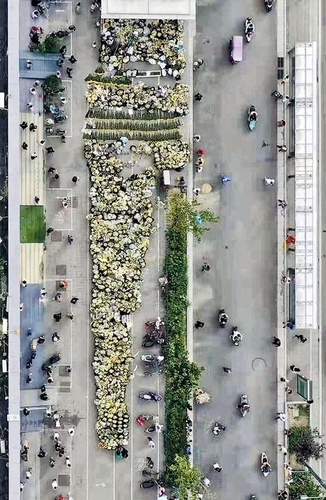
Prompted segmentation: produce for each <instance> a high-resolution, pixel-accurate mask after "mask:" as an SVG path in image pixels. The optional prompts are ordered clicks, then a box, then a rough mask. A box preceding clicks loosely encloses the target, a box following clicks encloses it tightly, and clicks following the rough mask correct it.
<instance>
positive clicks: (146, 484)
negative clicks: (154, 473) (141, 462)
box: [139, 479, 156, 488]
mask: <svg viewBox="0 0 326 500" xmlns="http://www.w3.org/2000/svg"><path fill="white" fill-rule="evenodd" d="M155 485H156V482H155V481H154V480H153V479H148V480H147V481H143V482H142V483H140V485H139V486H140V488H154V486H155Z"/></svg>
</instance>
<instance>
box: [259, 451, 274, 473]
mask: <svg viewBox="0 0 326 500" xmlns="http://www.w3.org/2000/svg"><path fill="white" fill-rule="evenodd" d="M260 470H261V471H262V474H263V476H264V477H267V476H268V475H269V473H270V472H272V467H271V465H270V463H269V462H268V458H267V455H266V453H262V454H261V467H260Z"/></svg>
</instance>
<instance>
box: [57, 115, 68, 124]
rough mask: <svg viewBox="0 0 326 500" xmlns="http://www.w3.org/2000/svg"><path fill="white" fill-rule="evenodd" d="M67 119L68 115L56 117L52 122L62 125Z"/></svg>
mask: <svg viewBox="0 0 326 500" xmlns="http://www.w3.org/2000/svg"><path fill="white" fill-rule="evenodd" d="M67 119H68V115H58V116H56V117H55V118H54V121H55V122H56V123H62V122H65V121H66V120H67Z"/></svg>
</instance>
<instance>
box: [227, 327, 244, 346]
mask: <svg viewBox="0 0 326 500" xmlns="http://www.w3.org/2000/svg"><path fill="white" fill-rule="evenodd" d="M230 339H231V340H232V342H233V345H235V346H236V347H238V346H239V345H240V343H241V342H242V339H243V335H242V333H240V332H239V330H238V327H237V326H234V327H233V328H232V332H231V335H230Z"/></svg>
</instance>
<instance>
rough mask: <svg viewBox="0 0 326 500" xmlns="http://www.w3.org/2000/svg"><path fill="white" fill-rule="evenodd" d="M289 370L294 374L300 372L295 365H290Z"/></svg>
mask: <svg viewBox="0 0 326 500" xmlns="http://www.w3.org/2000/svg"><path fill="white" fill-rule="evenodd" d="M290 370H291V372H294V373H299V372H301V370H300V368H299V367H298V366H296V365H291V366H290Z"/></svg>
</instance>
